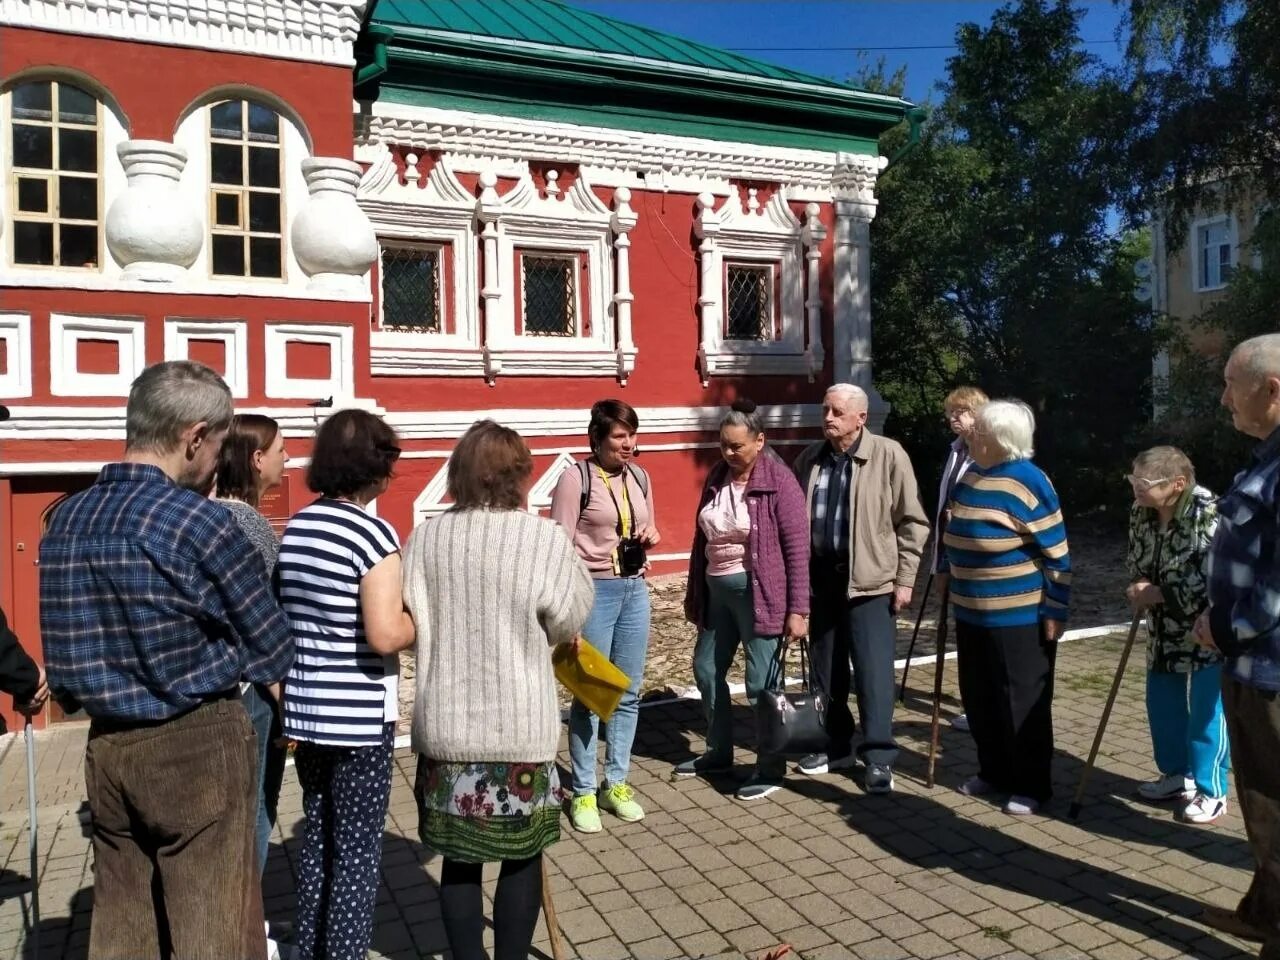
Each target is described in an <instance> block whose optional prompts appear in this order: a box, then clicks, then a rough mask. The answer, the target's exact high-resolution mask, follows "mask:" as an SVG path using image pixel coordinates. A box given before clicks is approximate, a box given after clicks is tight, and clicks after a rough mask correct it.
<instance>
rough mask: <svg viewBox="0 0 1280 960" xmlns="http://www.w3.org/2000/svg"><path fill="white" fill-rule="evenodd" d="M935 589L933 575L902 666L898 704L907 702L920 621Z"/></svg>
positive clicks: (921, 604)
mask: <svg viewBox="0 0 1280 960" xmlns="http://www.w3.org/2000/svg"><path fill="white" fill-rule="evenodd" d="M932 587H933V574H932V573H931V574H929V579H928V580H926V581H925V582H924V596H922V597H921V598H920V612H919V613H918V614H916V627H915V629H914V630H912V631H911V643H909V644H908V645H907V662H906V663H904V664H903V665H902V687H901V689H899V690H898V702H899V703H906V702H907V674H908V673H910V672H911V655H912V654H913V653H915V652H916V640H917V639H918V638H919V636H920V621H921V620H923V619H924V608H925V605H926V604H928V602H929V590H930V589H932Z"/></svg>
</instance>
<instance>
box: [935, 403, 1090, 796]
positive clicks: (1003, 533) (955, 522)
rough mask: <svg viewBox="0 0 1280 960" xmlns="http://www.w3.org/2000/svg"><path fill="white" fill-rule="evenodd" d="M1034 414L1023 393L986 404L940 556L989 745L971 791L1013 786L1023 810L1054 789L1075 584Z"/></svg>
mask: <svg viewBox="0 0 1280 960" xmlns="http://www.w3.org/2000/svg"><path fill="white" fill-rule="evenodd" d="M1035 425H1036V420H1035V415H1034V414H1033V413H1032V412H1031V408H1030V407H1029V406H1027V405H1026V404H1025V403H1022V402H1021V401H1017V400H993V401H991V402H990V403H988V404H986V405H985V406H984V407H983V408H982V409H981V410H979V411H978V414H977V416H976V418H975V421H974V425H973V430H972V432H971V433H970V435H969V453H970V455H971V456H972V457H973V460H974V466H973V468H972V469H971V470H969V471H968V472H967V473H966V474H965V475H964V477H963V478H962V479H961V480H960V482H959V483H957V484H956V488H955V492H954V494H953V499H952V506H951V519H950V521H949V523H948V524H947V530H946V533H945V535H944V536H943V556H942V558H941V561H940V563H939V566H940V568H941V570H942V572H945V573H948V574H950V591H951V594H950V595H951V604H952V609H953V611H954V614H955V620H956V648H957V651H958V657H959V667H960V695H961V698H962V699H963V701H964V704H965V707H966V709H967V711H968V715H969V729H970V731H971V732H972V734H973V739H974V742H975V743H976V744H977V747H978V773H977V775H976V776H973V777H970V778H969V779H968V780H966V781H965V782H964V784H963V785H962V786H961V787H960V792H961V793H964V794H968V795H970V796H978V795H982V794H990V793H999V794H1003V795H1005V796H1006V797H1007V800H1006V802H1005V805H1004V811H1005V813H1008V814H1013V815H1027V814H1032V813H1035V812H1036V811H1037V810H1039V808H1040V806H1041V804H1043V803H1044V802H1045V801H1047V800H1048V799H1049V796H1050V794H1051V793H1052V787H1051V775H1050V763H1051V761H1052V758H1053V717H1052V712H1051V711H1052V700H1053V670H1054V659H1055V652H1056V645H1057V641H1058V638H1059V637H1060V636H1061V635H1062V629H1063V625H1064V624H1065V622H1066V619H1067V604H1068V601H1069V599H1070V591H1071V559H1070V556H1069V554H1068V552H1067V533H1066V528H1065V527H1064V525H1063V522H1062V511H1061V509H1060V507H1059V504H1058V494H1057V491H1055V490H1054V488H1053V484H1052V483H1051V482H1050V481H1049V478H1048V477H1047V476H1045V474H1044V471H1042V470H1041V469H1040V468H1039V467H1037V466H1036V465H1035V464H1034V463H1032V462H1031V457H1032V455H1033V454H1034V452H1035V449H1034V436H1035Z"/></svg>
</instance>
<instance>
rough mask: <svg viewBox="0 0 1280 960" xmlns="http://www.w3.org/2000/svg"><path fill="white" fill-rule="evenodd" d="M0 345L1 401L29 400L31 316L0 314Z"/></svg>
mask: <svg viewBox="0 0 1280 960" xmlns="http://www.w3.org/2000/svg"><path fill="white" fill-rule="evenodd" d="M0 344H3V348H2V349H3V350H4V369H3V372H0V399H9V398H14V399H18V398H21V397H29V396H31V315H30V314H27V313H0Z"/></svg>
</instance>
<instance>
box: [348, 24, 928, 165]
mask: <svg viewBox="0 0 1280 960" xmlns="http://www.w3.org/2000/svg"><path fill="white" fill-rule="evenodd" d="M356 51H357V60H358V61H362V62H366V63H370V62H371V63H373V64H375V65H376V67H375V68H370V67H368V66H366V67H362V68H360V69H359V70H358V71H357V84H358V85H360V96H361V97H362V98H369V97H374V96H376V97H377V98H378V99H382V100H389V101H393V102H398V103H406V104H416V105H423V106H437V107H444V108H448V109H457V110H467V111H474V112H477V113H488V114H497V115H510V116H518V117H522V118H528V119H540V120H552V121H560V122H565V123H575V124H581V125H593V126H602V127H611V128H616V129H625V130H635V131H640V132H645V133H655V134H672V135H683V136H693V137H703V138H708V139H713V140H725V141H736V142H743V143H754V144H760V145H765V146H781V147H799V148H809V149H818V150H847V151H852V152H859V153H874V152H876V150H877V143H876V141H877V138H878V137H879V135H880V134H881V133H882V132H884V131H885V130H887V129H889V128H890V127H892V126H894V125H895V124H897V123H898V122H899V121H901V120H902V119H903V116H904V114H905V112H906V110H907V109H908V108H910V107H911V104H910V103H909V102H907V101H905V100H902V99H899V98H897V97H887V96H882V95H880V94H874V93H868V92H867V91H864V90H858V89H856V88H854V87H851V86H848V85H846V84H841V83H837V82H836V81H834V80H830V79H826V78H822V77H815V76H812V75H810V74H806V73H801V72H799V71H795V70H789V69H785V68H783V67H778V66H774V65H772V64H768V63H764V62H762V61H759V60H753V59H751V58H750V57H742V56H738V55H737V54H733V53H729V52H728V51H725V50H718V49H716V48H714V47H710V46H707V45H705V44H700V43H695V42H693V41H691V40H685V39H683V38H681V37H676V36H672V35H670V34H666V33H661V32H659V31H657V30H650V29H648V28H645V27H638V26H635V25H633V24H629V23H624V22H622V21H620V20H615V19H613V18H611V17H605V16H601V15H599V14H597V13H593V12H591V11H589V10H584V9H581V8H578V7H574V6H572V5H570V4H568V3H565V2H562V0H375V2H374V3H373V4H372V5H371V7H370V8H369V9H368V11H367V19H366V22H365V26H364V29H363V31H362V33H361V37H360V40H359V41H358V42H357V47H356ZM384 66H385V68H386V69H385V70H383V69H381V68H382V67H384ZM368 83H374V84H376V89H375V88H372V87H368V86H366V85H365V84H368Z"/></svg>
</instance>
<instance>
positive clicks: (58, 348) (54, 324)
mask: <svg viewBox="0 0 1280 960" xmlns="http://www.w3.org/2000/svg"><path fill="white" fill-rule="evenodd" d="M81 340H112V341H115V343H116V344H117V345H118V346H119V357H120V367H119V369H118V370H117V372H115V373H81V372H80V371H79V370H77V369H76V344H77V343H78V342H79V341H81ZM146 365H147V343H146V322H145V321H144V320H143V318H142V317H95V316H81V315H78V314H68V313H53V314H50V315H49V392H50V393H51V394H53V396H55V397H127V396H128V395H129V388H130V386H132V385H133V381H134V378H135V377H137V376H138V374H140V373H141V372H142V371H143V369H144V368H145V367H146Z"/></svg>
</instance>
